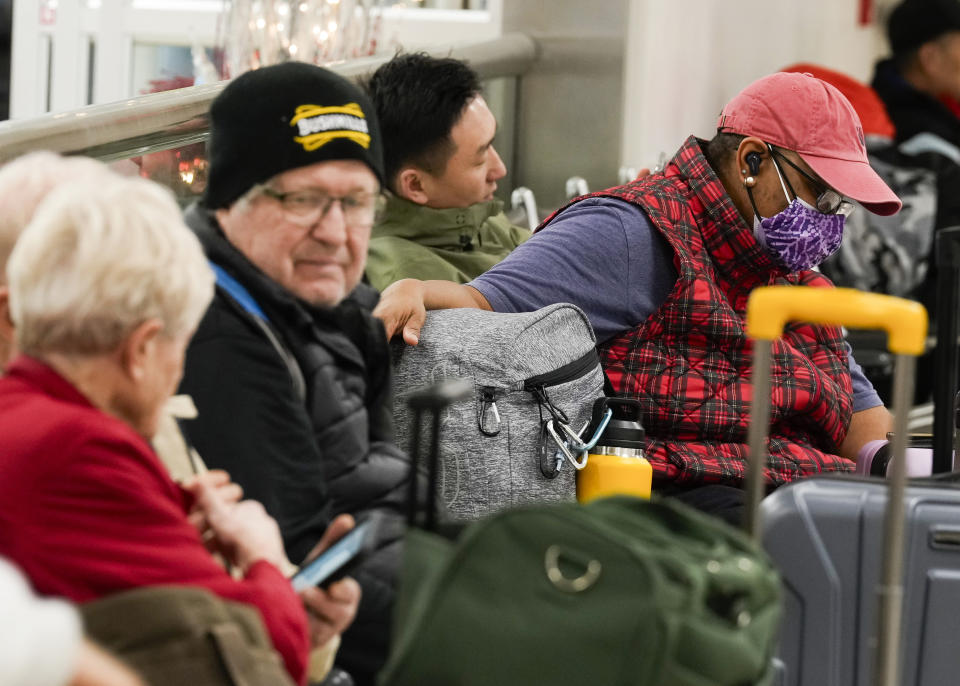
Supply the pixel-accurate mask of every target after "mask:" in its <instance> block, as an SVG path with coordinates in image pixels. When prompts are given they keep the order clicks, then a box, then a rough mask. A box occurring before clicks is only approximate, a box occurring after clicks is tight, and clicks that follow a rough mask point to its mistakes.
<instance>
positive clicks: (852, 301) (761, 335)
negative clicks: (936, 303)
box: [747, 286, 927, 355]
mask: <svg viewBox="0 0 960 686" xmlns="http://www.w3.org/2000/svg"><path fill="white" fill-rule="evenodd" d="M788 321H802V322H816V323H818V324H835V325H837V326H848V327H850V328H852V329H884V330H885V331H886V332H887V347H888V348H889V349H890V352H892V353H896V354H899V355H922V354H923V348H924V344H925V343H926V339H927V311H926V309H924V307H923V306H922V305H920V304H919V303H916V302H913V301H911V300H904V299H903V298H895V297H894V296H892V295H880V294H878V293H864V292H863V291H858V290H855V289H853V288H811V287H809V286H763V287H761V288H757V289H756V290H754V291H753V293H751V294H750V300H749V301H748V303H747V335H748V336H750V337H751V338H755V339H761V340H766V341H772V340H775V339H776V338H779V336H780V334H782V333H783V328H784V326H785V325H786V323H787V322H788Z"/></svg>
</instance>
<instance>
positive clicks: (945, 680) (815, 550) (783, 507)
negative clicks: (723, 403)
mask: <svg viewBox="0 0 960 686" xmlns="http://www.w3.org/2000/svg"><path fill="white" fill-rule="evenodd" d="M949 476H950V477H951V478H952V477H953V475H949ZM887 492H888V488H887V484H885V483H884V481H883V480H881V479H879V478H878V479H869V478H854V477H848V478H830V477H818V478H815V479H810V480H807V481H801V482H797V483H795V484H791V485H789V486H785V487H783V488H780V489H778V490H777V491H776V492H774V493H773V494H771V495H770V496H768V497H767V498H766V499H765V500H764V502H763V506H762V519H763V538H762V542H763V545H764V547H765V548H766V550H767V552H768V553H769V554H770V557H772V558H773V560H774V562H775V563H776V564H777V567H778V568H779V569H780V574H781V576H782V577H783V585H784V594H783V595H784V619H783V623H782V625H781V629H780V648H779V659H780V660H781V662H782V663H783V673H782V677H781V678H782V681H781V682H780V683H781V684H783V686H801V685H803V686H813V685H814V684H816V686H866V685H867V684H871V685H872V684H875V683H877V681H876V680H875V678H874V677H875V672H874V662H875V657H874V652H875V650H876V643H875V636H876V634H875V631H874V630H875V628H876V626H877V621H878V617H877V602H876V601H877V585H878V584H879V583H880V574H881V569H882V552H883V544H884V533H883V528H882V522H883V514H884V511H885V509H886V505H887ZM904 505H905V508H904V509H905V517H906V529H905V531H904V535H905V547H904V552H905V557H904V559H905V565H904V569H903V619H902V620H901V625H902V629H903V630H902V636H903V641H902V645H903V648H902V651H903V652H902V658H901V660H902V668H901V676H900V681H898V682H897V683H898V684H903V685H904V686H907V685H910V686H944V685H945V684H956V683H960V646H958V645H957V641H958V638H960V489H957V488H956V484H955V483H951V482H944V483H938V482H937V481H935V480H933V479H928V480H924V481H916V482H912V483H911V484H910V486H909V487H908V488H907V490H906V493H905V495H904Z"/></svg>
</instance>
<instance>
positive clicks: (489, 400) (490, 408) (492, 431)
mask: <svg viewBox="0 0 960 686" xmlns="http://www.w3.org/2000/svg"><path fill="white" fill-rule="evenodd" d="M491 414H492V415H493V424H492V428H491V424H490V422H489V420H488V418H487V417H488V415H491ZM477 428H478V429H480V433H482V434H483V435H484V436H490V437H493V436H496V435H497V434H499V433H500V410H498V409H497V401H496V395H495V394H494V392H493V391H492V390H490V389H486V388H485V389H483V391H482V392H481V396H480V408H479V409H478V410H477Z"/></svg>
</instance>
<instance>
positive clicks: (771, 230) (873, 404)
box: [374, 73, 901, 520]
mask: <svg viewBox="0 0 960 686" xmlns="http://www.w3.org/2000/svg"><path fill="white" fill-rule="evenodd" d="M851 200H856V201H857V202H858V203H860V205H862V206H863V207H864V208H865V209H866V210H868V211H870V212H874V213H877V214H882V215H890V214H894V213H895V212H897V211H898V210H899V209H900V204H901V203H900V201H899V199H898V198H897V197H896V195H895V194H894V193H893V191H891V190H890V189H889V188H888V187H887V186H886V185H885V184H884V183H883V181H882V180H881V179H880V177H879V176H877V174H876V173H875V172H874V171H873V170H872V169H871V168H870V165H869V163H868V161H867V152H866V148H865V146H864V137H863V129H862V127H861V125H860V120H859V119H858V117H857V115H856V113H855V112H854V110H853V108H852V107H851V105H850V103H849V102H848V101H847V100H846V99H845V98H844V96H843V95H842V94H841V93H840V92H839V91H838V90H837V89H836V88H834V87H833V86H831V85H829V84H827V83H826V82H824V81H821V80H819V79H817V78H815V77H813V76H811V75H809V74H796V73H791V74H788V73H777V74H773V75H770V76H767V77H764V78H762V79H760V80H758V81H756V82H754V83H753V84H751V85H749V86H748V87H747V88H746V89H744V90H743V91H742V92H741V93H740V94H739V95H737V96H736V97H735V98H734V99H733V100H732V101H731V102H730V103H728V104H727V106H726V107H725V108H724V110H723V112H722V113H721V115H720V119H719V121H718V125H717V135H716V136H715V137H714V138H713V139H712V140H710V141H703V140H699V139H697V138H694V137H690V138H688V139H687V141H686V142H685V143H684V144H683V146H682V147H681V148H680V150H679V151H678V152H677V153H676V155H675V156H674V157H673V159H672V160H671V161H670V162H669V163H668V164H667V165H666V168H665V169H664V170H663V172H661V173H657V174H654V175H651V176H647V177H643V178H639V179H637V180H635V181H633V182H631V183H628V184H626V185H624V186H619V187H616V188H609V189H607V190H604V191H600V192H599V193H593V194H591V195H588V196H584V197H582V198H577V199H576V200H574V201H573V202H572V203H570V204H569V205H567V206H566V207H564V208H561V209H560V210H559V211H557V212H556V213H554V214H553V216H551V217H549V218H548V219H547V220H546V221H545V222H544V224H543V225H542V226H541V227H540V228H539V229H538V232H537V233H536V234H535V235H534V236H533V237H532V238H531V239H530V240H529V241H527V242H526V243H524V244H523V245H521V246H520V247H519V248H517V249H516V250H514V251H513V253H511V254H510V256H509V257H507V259H506V260H504V261H503V262H501V263H500V264H499V265H497V266H496V267H494V268H493V269H491V270H490V271H488V272H487V273H485V274H483V275H482V276H480V277H479V278H477V279H475V280H474V281H472V282H470V283H469V284H467V285H462V286H460V285H455V284H452V283H447V282H442V281H427V282H420V281H414V280H404V281H400V282H397V283H396V284H394V285H393V286H391V287H390V288H388V289H387V290H386V291H385V292H384V293H383V297H382V299H381V301H380V305H379V306H378V308H377V310H376V311H375V312H374V314H375V315H377V316H379V317H380V318H381V319H382V320H383V321H384V323H385V326H386V328H387V332H388V335H391V336H392V335H395V334H400V335H402V336H403V338H404V340H406V342H407V343H409V344H416V343H417V338H418V334H419V329H420V327H421V325H422V324H423V321H424V319H425V316H426V312H425V310H426V309H439V308H446V307H478V308H482V309H491V310H495V311H498V312H521V311H530V310H534V309H537V308H539V307H543V306H546V305H548V304H551V303H555V302H572V303H574V304H576V305H578V306H579V307H580V308H581V309H583V310H584V311H585V312H586V313H587V315H588V317H589V318H590V321H591V323H592V324H593V327H594V330H595V332H596V334H597V339H598V341H599V348H600V353H601V357H602V361H603V365H604V369H605V371H606V373H607V377H608V378H609V380H610V383H611V385H612V387H613V390H614V392H615V393H616V394H617V395H620V396H626V397H630V398H636V399H638V400H640V402H641V403H642V407H643V423H644V426H645V428H646V429H647V436H648V444H647V457H648V459H649V460H650V461H651V463H652V464H653V468H654V479H655V481H654V487H655V489H656V490H657V491H659V492H660V493H663V494H668V495H674V496H677V497H680V498H681V499H683V500H685V501H687V502H689V503H690V504H692V505H695V506H698V507H700V508H702V509H705V510H707V511H711V512H714V513H716V514H718V515H720V516H723V517H725V518H727V519H730V520H735V519H737V518H738V517H739V515H740V512H741V509H742V502H743V492H742V490H741V489H740V486H742V483H743V480H744V476H745V471H746V454H747V446H746V442H747V439H746V434H747V422H748V415H749V409H750V393H751V387H750V378H749V377H750V373H749V372H750V365H751V351H752V348H751V344H750V341H749V340H748V339H747V337H746V334H745V331H744V315H745V311H746V303H747V298H748V296H749V294H750V291H751V290H753V289H754V288H756V287H757V286H764V285H770V284H802V285H807V286H814V287H821V288H830V287H832V284H831V283H830V282H829V280H827V279H826V277H824V276H822V275H820V274H819V273H817V272H816V271H814V270H813V268H814V267H816V265H817V264H819V263H820V262H821V261H822V260H824V259H825V258H826V257H828V256H829V255H830V254H831V253H833V252H834V251H835V250H836V249H837V248H838V247H839V244H840V240H841V238H842V235H843V225H844V219H845V216H846V215H847V214H849V212H850V211H852V209H853V204H852V203H851ZM773 358H774V364H773V391H772V402H773V411H772V412H773V414H772V424H771V440H770V457H769V461H768V464H767V471H766V476H767V480H768V483H769V484H770V485H771V486H777V485H779V484H782V483H786V482H789V481H792V480H794V479H797V478H801V477H804V476H808V475H812V474H817V473H820V472H826V471H848V470H850V469H852V468H853V466H854V463H855V459H856V454H857V451H858V450H859V448H860V447H861V446H862V445H863V444H864V443H866V442H867V441H869V440H872V439H875V438H883V437H884V436H885V434H886V432H887V431H888V430H889V429H890V415H889V413H888V412H887V410H886V409H885V408H884V407H883V404H882V402H881V401H880V399H879V397H878V396H877V394H876V392H875V391H874V389H873V387H872V385H871V384H870V382H869V381H868V380H867V379H866V377H865V376H864V375H863V372H862V370H861V369H860V367H859V365H857V363H856V361H855V360H854V359H853V358H852V356H851V353H850V348H849V346H848V345H847V344H846V342H845V341H844V338H843V334H842V332H841V330H840V329H839V328H837V327H831V326H819V325H812V324H803V323H794V324H791V325H789V326H788V327H787V329H786V331H785V334H784V336H783V337H782V338H781V339H780V340H779V341H777V342H776V343H775V344H774V355H773Z"/></svg>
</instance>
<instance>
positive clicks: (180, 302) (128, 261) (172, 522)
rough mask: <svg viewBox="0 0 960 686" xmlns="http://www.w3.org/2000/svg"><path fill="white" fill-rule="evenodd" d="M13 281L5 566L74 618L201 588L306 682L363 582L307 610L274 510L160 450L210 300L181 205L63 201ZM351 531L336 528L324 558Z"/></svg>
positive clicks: (32, 236) (105, 197)
mask: <svg viewBox="0 0 960 686" xmlns="http://www.w3.org/2000/svg"><path fill="white" fill-rule="evenodd" d="M7 282H8V287H9V305H10V307H9V309H10V318H11V320H12V322H13V325H14V328H15V337H16V347H17V349H18V351H19V353H20V354H19V356H18V357H16V358H15V359H14V360H13V361H12V362H11V363H10V364H9V365H8V366H7V370H6V371H7V373H6V376H4V377H3V378H0V554H2V555H4V556H6V557H8V558H9V559H11V560H12V561H13V562H15V563H16V564H17V565H18V566H19V567H20V568H21V569H22V570H23V571H24V572H25V573H26V575H27V576H28V577H29V578H30V580H31V582H32V584H33V586H34V588H35V589H36V590H37V591H38V592H39V593H41V594H44V595H57V596H63V597H66V598H68V599H71V600H74V601H76V602H85V601H90V600H95V599H100V598H104V597H107V596H110V595H112V594H115V593H117V592H120V591H125V590H129V589H135V588H141V587H145V586H194V587H199V588H202V589H206V590H208V591H211V592H212V593H213V594H215V595H216V596H219V597H220V598H223V599H226V600H230V601H236V602H240V603H245V604H248V605H252V606H253V607H254V608H256V609H257V610H258V611H259V614H260V615H261V616H262V619H263V622H264V625H265V627H266V629H267V632H268V634H269V636H270V639H271V640H272V643H273V646H274V647H275V648H276V649H277V651H278V652H279V653H280V655H281V656H282V658H283V662H284V664H285V666H286V670H287V672H288V673H289V674H290V676H291V677H292V678H293V680H294V681H297V682H302V681H303V680H304V679H305V675H306V661H307V654H308V651H309V649H310V646H311V645H314V646H316V645H322V644H325V643H327V642H328V641H330V640H332V639H333V638H334V637H335V636H337V635H339V633H340V632H341V631H342V630H343V629H344V628H346V626H347V625H348V624H349V623H350V621H351V620H352V617H353V614H354V613H355V611H356V606H357V602H358V599H359V589H358V588H357V585H356V583H355V582H353V581H352V580H350V579H344V580H342V581H340V582H338V583H337V584H334V585H333V586H331V587H330V588H329V589H328V590H327V591H323V590H321V589H313V588H312V589H308V590H307V591H305V592H303V593H301V595H300V597H299V598H298V596H297V594H296V593H294V591H293V590H292V588H291V586H290V584H289V582H288V580H287V579H286V578H285V577H284V576H283V574H282V573H281V572H280V568H281V566H282V565H284V564H285V556H284V552H283V545H282V543H281V540H280V536H279V530H278V528H277V525H276V523H275V522H274V521H273V520H272V519H271V518H270V517H268V516H267V515H266V514H265V512H264V510H263V508H262V506H260V505H259V504H257V503H254V502H252V501H243V502H235V499H234V498H230V497H227V496H225V494H224V492H223V490H224V489H223V488H222V484H220V485H219V486H220V487H218V484H215V483H211V481H210V480H204V479H200V480H196V481H195V482H193V483H192V484H191V485H190V486H189V487H188V488H187V489H183V488H181V487H179V486H177V485H176V484H174V483H173V481H171V479H170V477H169V475H168V474H167V472H166V471H165V469H164V468H163V466H162V465H161V463H160V461H159V459H158V458H157V456H156V454H155V453H154V451H153V450H152V449H151V447H150V444H149V442H148V441H149V439H150V437H152V435H153V434H154V432H155V431H156V427H157V422H158V419H159V416H160V414H161V411H162V407H163V405H164V403H165V401H166V400H167V399H168V398H169V396H170V394H171V393H172V391H173V390H174V389H175V388H176V385H177V382H178V380H179V378H180V374H181V368H182V364H183V356H184V350H185V348H186V345H187V342H188V341H189V339H190V336H191V335H192V333H193V331H194V329H195V328H196V326H197V323H198V322H199V320H200V317H201V315H202V314H203V312H204V310H205V309H206V307H207V305H208V303H209V302H210V299H211V297H212V295H213V274H212V273H211V271H210V268H209V266H208V265H207V262H206V260H205V258H204V257H203V253H202V251H201V249H200V246H199V244H198V242H197V240H196V238H195V237H194V236H193V235H192V234H191V232H190V231H189V230H188V229H187V228H186V227H185V226H184V225H183V223H182V220H181V218H180V214H179V210H178V208H177V206H176V204H175V203H174V201H173V199H172V197H170V195H169V194H168V193H166V192H165V191H164V190H162V189H160V188H159V187H157V186H155V185H154V184H152V183H150V182H147V181H143V180H140V179H109V182H106V183H104V179H99V180H98V183H97V186H96V187H93V186H89V185H83V184H72V185H71V187H69V188H62V189H58V190H57V191H55V192H54V193H52V194H51V195H50V197H49V198H48V199H47V200H45V201H44V203H43V204H42V205H41V206H40V209H39V210H38V211H37V213H36V215H35V216H34V218H33V220H32V221H31V223H30V225H29V226H28V227H27V229H26V230H25V231H24V232H23V234H22V235H21V236H20V238H19V240H18V241H17V243H16V245H15V247H14V249H13V252H12V254H11V255H10V259H9V262H8V264H7ZM188 515H192V516H193V518H194V521H193V522H191V520H189V519H188ZM198 528H199V529H201V530H202V531H201V530H198ZM346 528H349V521H346V520H344V519H341V520H338V521H336V522H334V524H332V525H331V528H330V530H328V534H329V535H328V536H327V537H325V539H326V540H325V541H323V542H322V543H324V544H325V543H326V542H327V540H329V539H330V538H334V537H336V535H337V534H338V533H342V532H343V531H344V530H345V529H346ZM204 538H206V539H207V545H212V546H213V547H215V548H216V550H218V551H219V552H221V553H222V554H223V555H224V556H225V557H226V558H227V560H228V561H229V562H230V563H231V564H232V565H233V566H234V567H235V568H236V569H237V570H239V572H240V573H241V574H242V578H241V579H239V580H235V579H233V578H231V577H230V576H229V575H228V574H227V573H226V571H225V570H224V569H223V568H222V567H221V566H220V565H218V564H217V562H216V561H215V560H214V559H213V557H212V556H211V555H210V554H209V552H208V551H207V550H206V549H205V547H204ZM304 604H306V605H307V608H308V609H309V610H310V611H311V612H310V613H309V620H308V613H307V612H305V610H304Z"/></svg>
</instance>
